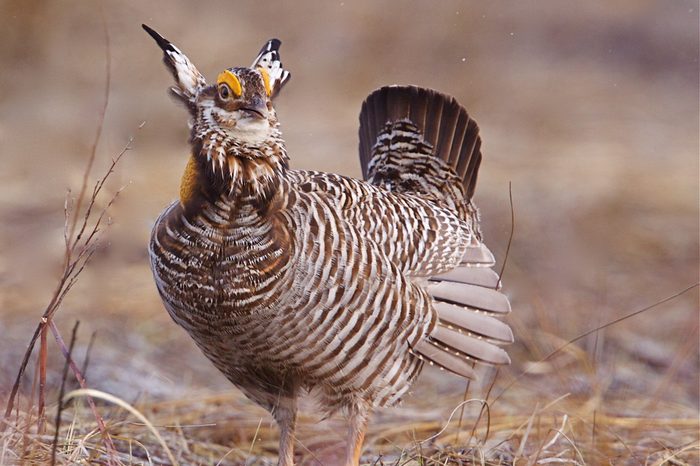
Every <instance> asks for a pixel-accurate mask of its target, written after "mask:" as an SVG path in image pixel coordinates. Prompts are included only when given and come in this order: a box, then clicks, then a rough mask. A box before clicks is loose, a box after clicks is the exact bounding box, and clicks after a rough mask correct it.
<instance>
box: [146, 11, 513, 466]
mask: <svg viewBox="0 0 700 466" xmlns="http://www.w3.org/2000/svg"><path fill="white" fill-rule="evenodd" d="M143 28H144V29H145V30H146V32H147V33H148V34H149V35H150V36H151V37H152V38H153V39H154V40H155V41H156V43H157V45H158V46H159V47H160V48H161V49H162V51H163V61H164V63H165V65H166V67H167V68H168V69H169V70H170V72H171V74H172V75H173V78H174V82H175V84H174V85H173V86H172V87H171V88H170V93H171V94H172V96H173V97H174V98H175V99H176V100H177V101H178V102H180V103H182V104H183V105H184V106H185V108H186V109H187V111H188V112H189V117H190V140H189V142H190V145H191V152H190V154H189V157H188V159H187V162H186V166H185V169H184V173H183V175H182V179H181V183H180V190H179V198H178V199H177V200H175V201H174V202H173V203H172V204H171V205H169V206H168V207H167V208H166V209H165V211H164V212H163V213H162V214H161V215H160V216H159V217H158V219H157V220H156V222H155V225H154V227H153V230H152V234H151V239H150V243H149V257H150V263H151V269H152V272H153V276H154V279H155V284H156V287H157V289H158V292H159V294H160V297H161V298H162V301H163V304H164V307H165V308H166V310H167V311H168V313H169V314H170V316H171V317H172V319H173V320H174V321H175V322H176V323H177V324H178V325H180V326H181V327H183V328H184V329H185V330H186V331H187V333H188V334H189V335H190V336H191V337H192V339H193V340H194V343H195V344H196V346H198V347H199V349H200V350H201V351H202V352H203V353H204V355H206V357H207V358H208V359H209V360H211V362H212V363H213V364H214V366H216V368H218V369H219V370H220V371H221V372H222V373H223V374H224V375H225V376H226V377H227V378H228V379H229V380H230V381H231V382H232V383H233V384H234V385H235V386H236V387H237V388H238V389H239V390H241V391H242V392H243V394H245V396H247V397H248V398H250V399H251V400H252V401H254V402H255V403H257V404H258V405H260V406H262V407H264V408H265V409H266V410H268V411H269V412H270V414H271V416H272V417H273V419H274V420H275V422H276V423H277V425H278V427H279V432H280V434H279V435H280V437H279V452H278V453H279V460H278V461H279V462H278V464H279V465H280V466H292V465H293V464H294V446H295V445H294V444H295V428H296V422H297V413H298V404H299V399H300V397H302V396H305V395H308V394H310V393H311V394H313V396H315V397H316V399H317V402H318V406H319V408H320V409H321V410H322V411H323V412H324V413H327V414H329V415H330V414H334V413H337V412H339V413H342V414H343V415H344V416H345V418H346V420H347V442H346V444H347V446H346V450H345V453H344V454H345V463H344V464H345V465H346V466H357V465H359V463H360V460H361V456H362V445H363V442H364V437H365V432H366V430H367V425H368V421H369V418H370V415H371V413H372V411H373V410H374V409H375V408H377V407H383V406H393V405H396V404H398V403H399V402H400V401H401V400H402V398H403V397H405V395H406V394H407V393H408V391H409V389H410V387H411V385H412V383H413V382H414V380H415V379H416V377H417V376H418V375H419V373H420V372H421V370H422V368H423V367H424V366H425V365H426V364H427V365H433V366H437V367H439V368H441V369H443V370H445V371H447V372H449V373H452V374H454V375H456V376H460V377H465V378H468V379H474V378H476V376H477V371H476V370H475V364H476V363H481V364H486V365H502V364H509V363H510V358H509V356H508V354H507V352H506V351H505V350H504V348H503V347H502V346H503V345H506V344H508V343H511V342H513V332H512V331H511V329H510V327H509V326H508V325H507V323H505V322H504V321H503V320H502V318H503V317H504V316H505V315H506V314H508V313H509V312H510V311H511V305H510V302H509V299H508V297H507V296H506V295H505V294H504V293H503V292H502V291H501V282H500V277H499V275H498V274H497V273H496V272H495V271H494V270H493V267H494V265H495V258H494V256H493V254H492V253H491V252H490V250H489V249H488V248H487V247H486V246H485V244H484V241H483V239H482V234H481V231H480V227H479V211H478V210H477V208H476V206H475V205H474V202H473V200H472V197H473V194H474V190H475V186H476V180H477V174H478V170H479V166H480V163H481V159H482V154H481V139H480V136H479V128H478V126H477V124H476V122H475V121H474V119H473V118H471V116H470V115H469V114H468V113H467V111H466V110H465V109H464V108H463V107H462V106H461V105H460V104H459V103H458V102H457V101H456V100H455V99H454V98H453V97H450V96H448V95H446V94H443V93H441V92H438V91H435V90H432V89H427V88H421V87H416V86H411V85H392V86H385V87H381V88H379V89H377V90H375V91H374V92H372V93H371V94H369V96H368V97H367V98H366V99H365V101H364V102H363V103H362V108H361V112H360V117H359V120H360V128H359V138H360V143H359V152H360V157H359V159H360V165H361V168H362V175H363V179H355V178H350V177H347V176H343V175H340V174H332V173H324V172H319V171H309V170H297V169H293V168H291V167H290V163H289V160H290V157H289V155H288V153H287V147H286V144H285V141H284V138H283V136H282V133H281V129H280V122H279V120H278V118H277V113H276V111H275V102H276V98H277V97H278V96H279V94H280V92H281V90H282V89H283V87H284V86H285V85H286V84H287V83H288V82H289V80H290V76H291V75H290V72H289V71H288V70H287V69H285V68H284V67H283V65H282V62H281V60H280V52H279V49H280V44H281V42H280V41H279V40H278V39H271V40H269V41H267V42H266V43H265V45H264V46H263V47H262V49H261V50H260V52H259V54H258V55H257V56H256V57H255V59H254V60H253V62H252V64H251V65H250V66H249V67H232V68H226V69H224V70H223V71H222V72H221V73H220V74H218V76H217V78H216V82H215V83H211V84H208V83H207V81H206V79H205V78H204V76H203V75H202V74H201V73H200V72H199V71H198V70H197V68H196V67H195V66H194V64H193V63H192V62H191V61H190V60H189V58H187V56H186V55H185V54H184V53H183V52H182V51H181V50H180V49H179V48H177V47H176V46H175V45H173V44H172V43H171V42H170V41H168V40H167V39H165V38H164V37H163V36H161V35H160V34H159V33H157V32H156V31H154V30H153V29H152V28H150V27H149V26H146V25H143ZM337 149H338V150H337V151H334V153H340V152H341V151H342V149H343V148H341V147H338V148H337ZM334 153H331V154H329V156H333V155H334Z"/></svg>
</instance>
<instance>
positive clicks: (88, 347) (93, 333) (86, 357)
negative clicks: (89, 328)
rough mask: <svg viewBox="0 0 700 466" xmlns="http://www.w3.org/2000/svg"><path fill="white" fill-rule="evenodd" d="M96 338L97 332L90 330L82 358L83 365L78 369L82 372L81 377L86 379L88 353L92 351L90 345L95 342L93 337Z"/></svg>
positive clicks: (88, 360) (88, 361)
mask: <svg viewBox="0 0 700 466" xmlns="http://www.w3.org/2000/svg"><path fill="white" fill-rule="evenodd" d="M96 338H97V332H96V331H95V332H92V335H90V341H89V342H88V346H87V350H85V359H83V367H82V369H81V370H80V371H81V372H82V373H83V377H85V380H87V370H88V365H89V364H90V353H91V352H92V346H93V345H94V344H95V339H96Z"/></svg>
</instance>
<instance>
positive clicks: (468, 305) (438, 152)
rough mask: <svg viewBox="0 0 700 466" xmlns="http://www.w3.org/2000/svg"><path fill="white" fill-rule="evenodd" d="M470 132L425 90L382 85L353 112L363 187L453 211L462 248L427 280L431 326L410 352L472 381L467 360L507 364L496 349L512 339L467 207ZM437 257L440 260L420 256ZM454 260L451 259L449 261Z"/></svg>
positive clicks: (472, 169)
mask: <svg viewBox="0 0 700 466" xmlns="http://www.w3.org/2000/svg"><path fill="white" fill-rule="evenodd" d="M480 148H481V140H480V138H479V133H478V127H477V125H476V123H475V122H474V120H472V119H471V118H470V117H469V115H468V114H467V112H466V110H464V108H462V107H461V106H460V105H459V104H458V103H457V101H456V100H455V99H454V98H452V97H449V96H446V95H444V94H440V93H438V92H436V91H433V90H430V89H421V88H416V87H413V86H389V87H384V88H381V89H378V90H377V91H375V92H373V93H372V94H371V95H370V96H369V97H368V98H367V99H366V100H365V102H364V103H363V105H362V112H361V114H360V162H361V165H362V171H363V174H364V176H365V178H366V179H367V181H369V182H370V183H373V184H375V185H378V186H381V187H382V188H384V189H386V190H387V191H390V192H393V193H401V194H405V195H409V196H410V195H412V196H416V197H419V198H421V199H426V200H428V201H429V202H431V203H432V204H434V205H437V206H440V207H443V208H445V209H447V210H449V211H450V212H453V213H456V214H457V215H458V217H459V219H460V220H461V221H462V222H463V224H462V229H463V233H462V234H461V235H458V237H459V238H460V240H461V241H462V245H463V246H465V250H464V252H463V254H462V255H461V259H460V260H459V263H458V264H455V266H454V267H451V269H450V270H448V271H446V272H442V273H437V274H434V273H431V274H426V273H421V272H424V271H423V270H411V271H408V275H409V276H411V277H426V275H432V276H430V277H429V281H428V282H427V283H426V284H425V285H424V287H425V289H426V290H428V292H429V293H430V294H431V296H432V298H433V304H434V308H435V310H436V311H437V314H438V325H437V326H436V327H435V329H434V330H433V331H432V332H431V333H430V335H429V337H428V338H426V339H424V340H422V341H421V342H419V344H418V345H417V346H416V347H415V348H414V350H415V351H416V353H417V354H418V356H419V357H420V358H423V359H426V360H428V361H430V362H431V363H434V364H437V365H438V366H440V367H442V368H444V369H447V370H450V371H452V372H455V373H457V374H459V375H463V376H465V377H469V378H472V377H474V371H473V368H472V364H471V363H470V362H472V361H475V362H481V363H486V364H507V363H509V362H510V359H509V358H508V354H507V353H506V352H505V351H504V350H502V349H501V348H500V347H499V346H498V345H501V344H504V343H510V342H512V341H513V334H512V332H511V330H510V328H509V327H508V326H507V325H506V324H505V323H503V322H502V321H500V320H499V319H498V318H497V317H502V316H503V315H505V314H507V313H508V312H510V303H509V301H508V299H507V297H506V296H505V295H503V294H502V293H500V292H499V291H498V289H499V288H500V283H499V278H498V276H497V275H496V273H495V272H493V270H492V269H491V267H492V266H493V265H494V264H495V260H494V258H493V255H492V254H491V252H490V251H489V250H488V249H487V248H486V246H485V245H484V244H483V242H482V240H481V233H480V231H479V225H478V212H477V210H476V207H475V206H474V204H473V203H472V201H471V197H472V195H473V193H474V189H475V187H476V178H477V174H478V168H479V164H480V162H481V152H480ZM426 257H427V258H438V257H441V255H440V254H437V255H434V254H430V253H428V254H426ZM453 257H454V256H453Z"/></svg>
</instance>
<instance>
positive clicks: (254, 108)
mask: <svg viewBox="0 0 700 466" xmlns="http://www.w3.org/2000/svg"><path fill="white" fill-rule="evenodd" d="M239 110H241V111H243V112H245V113H246V114H247V115H248V116H249V117H250V118H255V119H267V116H268V110H267V102H265V99H263V98H262V97H261V96H258V95H256V96H253V98H252V99H251V100H250V102H247V103H246V104H245V105H244V106H243V107H241V108H240V109H239Z"/></svg>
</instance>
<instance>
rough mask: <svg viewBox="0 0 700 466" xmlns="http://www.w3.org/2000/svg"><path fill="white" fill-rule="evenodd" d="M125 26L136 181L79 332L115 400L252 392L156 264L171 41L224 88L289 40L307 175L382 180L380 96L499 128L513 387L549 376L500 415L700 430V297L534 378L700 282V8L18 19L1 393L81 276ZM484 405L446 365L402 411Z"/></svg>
mask: <svg viewBox="0 0 700 466" xmlns="http://www.w3.org/2000/svg"><path fill="white" fill-rule="evenodd" d="M102 15H104V18H105V21H106V25H107V29H108V34H109V42H110V48H109V52H110V59H109V67H110V70H111V85H110V94H109V107H108V109H107V113H106V120H105V124H104V131H103V134H102V138H101V140H100V144H99V147H98V158H97V161H96V163H95V167H94V170H93V178H94V177H97V176H98V175H101V174H102V173H103V172H104V170H105V169H106V167H107V165H108V163H109V162H110V160H111V158H112V157H114V156H115V155H116V154H118V153H119V151H120V150H121V149H122V147H123V146H124V145H125V144H126V143H127V141H128V139H129V138H130V137H131V136H133V137H134V141H133V143H132V145H131V146H132V150H130V151H129V152H128V153H127V154H126V155H125V157H124V159H123V160H122V161H121V162H120V163H119V165H118V167H117V170H116V173H115V174H114V175H113V176H112V177H111V179H110V185H109V188H108V191H109V192H114V191H116V190H117V189H118V188H119V187H121V186H123V185H126V189H125V190H124V191H123V193H122V194H121V195H120V197H119V199H118V201H117V203H116V205H115V206H114V208H113V209H112V210H111V216H112V218H111V220H112V224H111V227H110V228H109V229H108V231H107V232H106V234H105V236H104V240H103V244H102V246H101V248H100V251H99V253H98V255H97V256H96V257H95V258H94V260H93V262H92V263H91V265H90V266H89V267H88V269H86V271H85V273H84V274H83V275H82V276H81V280H80V282H79V284H78V285H77V286H76V287H75V288H74V289H73V291H72V292H71V294H70V296H69V298H68V299H67V300H66V302H65V303H64V305H63V308H62V309H61V310H60V311H59V313H58V315H57V320H58V323H59V326H60V328H61V329H64V334H65V335H66V336H67V335H69V329H70V328H71V327H72V325H73V322H74V321H75V320H76V319H79V320H80V321H81V330H80V334H79V341H78V345H77V349H76V354H78V355H82V354H84V352H85V349H86V346H87V342H88V341H89V338H90V335H91V334H92V333H93V332H96V340H95V344H94V347H93V349H92V352H91V357H90V359H91V362H90V368H89V371H88V380H89V383H90V385H91V386H93V387H95V388H100V389H104V390H107V391H109V392H111V393H114V394H116V395H118V396H120V397H123V398H125V399H127V400H130V401H135V400H141V401H142V400H144V399H147V400H148V399H153V400H163V399H178V398H183V397H191V396H195V394H202V393H221V392H229V391H231V390H232V389H231V388H230V387H231V386H230V384H229V383H228V382H227V381H226V380H225V379H224V377H223V376H221V375H219V374H218V372H216V371H215V370H214V369H213V367H211V366H210V364H209V363H208V362H207V361H206V360H205V359H204V357H203V356H201V355H200V354H199V352H198V350H196V348H195V347H194V345H193V344H192V342H191V341H190V339H189V338H188V337H187V336H186V335H185V334H184V332H183V331H182V330H180V329H179V328H178V327H177V326H176V325H175V324H174V323H172V322H171V321H170V318H169V317H168V315H167V314H166V312H165V310H164V309H163V308H162V305H161V302H160V299H159V297H158V295H157V292H156V289H155V286H154V285H153V282H152V277H151V273H150V270H149V266H148V258H147V250H146V248H147V242H148V238H149V233H150V228H151V226H152V224H153V222H154V220H155V218H156V217H157V216H158V214H159V213H160V212H161V211H162V210H163V208H164V207H165V206H166V204H168V203H169V202H171V200H173V199H175V198H176V196H177V192H178V186H179V178H180V175H181V173H182V170H183V168H184V164H185V162H186V159H187V155H188V144H187V137H188V129H187V115H186V112H185V111H184V109H183V108H181V107H179V106H178V105H176V104H175V103H174V102H173V101H172V100H171V99H170V98H169V97H168V96H167V93H166V90H167V88H168V87H169V86H170V85H171V77H170V75H169V73H168V72H167V71H166V69H165V67H164V66H163V64H162V63H161V51H160V50H159V49H158V48H157V47H156V45H155V44H154V43H153V41H152V40H151V38H150V37H148V36H147V35H146V34H145V33H144V32H143V30H142V29H141V23H147V24H149V25H150V26H152V27H153V28H155V29H156V30H157V31H159V32H160V33H161V34H163V35H164V36H165V37H167V38H168V39H170V40H171V41H173V43H175V44H176V45H177V46H178V47H180V48H181V49H182V50H183V51H184V52H185V53H186V54H187V55H188V56H189V58H190V59H191V60H192V61H193V62H194V63H195V64H196V66H197V67H198V68H199V70H200V71H201V72H202V73H203V74H204V75H205V76H206V77H207V78H208V79H210V80H211V79H213V78H214V77H215V76H216V74H217V73H218V72H220V71H221V70H222V69H224V68H226V67H230V66H238V65H248V64H249V63H250V62H251V60H252V59H253V58H254V57H255V55H256V53H257V52H258V50H259V48H260V46H261V45H262V44H263V43H264V42H265V41H266V40H267V39H268V38H270V37H279V38H280V39H281V40H282V42H283V46H282V49H281V53H282V59H283V62H284V64H285V65H286V67H287V68H288V69H289V70H291V72H292V80H291V82H290V83H289V84H288V86H287V87H286V88H285V89H284V92H283V93H282V95H281V96H280V97H279V99H278V101H277V103H276V107H277V111H278V115H279V119H280V121H281V124H282V130H283V132H284V135H285V138H286V140H287V143H288V149H289V154H290V156H291V159H292V165H293V167H296V168H306V169H316V170H323V171H331V172H338V173H342V174H345V175H350V176H359V175H360V170H359V164H358V157H357V142H358V139H357V128H358V120H357V117H358V113H359V108H360V105H361V102H362V100H363V99H364V97H365V96H367V95H368V94H369V93H370V92H371V91H372V90H373V89H375V88H377V87H379V86H382V85H385V84H394V83H396V84H416V85H421V86H428V87H432V88H435V89H438V90H440V91H442V92H445V93H448V94H452V95H454V96H455V97H456V98H457V99H458V100H459V101H460V102H461V103H462V104H463V105H464V106H465V107H466V108H467V109H468V110H469V112H470V113H471V115H472V116H473V117H474V118H475V119H476V121H477V122H478V123H479V125H480V127H481V134H482V138H483V146H482V147H483V154H484V161H483V163H482V168H481V172H480V178H479V185H478V188H477V194H476V202H477V204H478V206H479V207H480V209H481V212H482V221H483V230H484V236H485V238H486V241H487V244H488V245H489V246H490V248H491V249H492V250H493V251H494V253H495V254H496V256H497V258H498V260H499V264H501V263H502V261H503V259H504V255H505V250H506V247H507V244H508V238H509V234H510V230H511V220H510V206H509V183H512V195H513V205H514V212H515V230H514V238H513V243H512V247H511V251H510V255H509V258H508V262H507V267H506V269H505V273H504V282H505V290H506V292H507V293H508V294H509V296H510V297H511V299H512V303H513V309H514V312H513V313H512V315H511V316H510V318H509V322H510V323H511V324H512V326H513V327H514V329H515V332H516V339H517V343H516V344H515V345H513V346H512V347H511V353H512V356H513V366H512V367H510V368H508V369H506V370H502V371H501V373H500V374H499V378H498V380H497V387H505V386H507V385H508V384H509V383H510V381H511V380H512V378H513V377H515V376H516V375H517V374H519V373H520V372H522V371H523V370H525V369H532V370H534V371H535V372H536V374H534V375H530V376H527V377H524V378H522V379H520V382H519V383H518V384H517V385H516V386H515V387H514V388H512V389H511V390H510V391H508V392H506V394H505V395H504V398H503V401H501V402H499V403H501V404H500V405H497V406H496V409H502V410H505V411H512V412H527V411H528V410H529V409H530V408H531V407H532V406H533V405H534V404H535V402H542V403H546V402H548V401H550V400H552V399H555V398H556V397H558V396H560V395H561V394H564V393H572V394H573V396H574V397H576V396H579V397H581V398H582V399H590V398H591V397H592V396H593V395H595V396H597V397H598V400H599V401H600V400H603V401H600V402H601V403H603V404H605V403H609V404H608V405H607V406H615V408H614V409H615V410H617V411H618V412H624V413H629V414H630V415H648V416H654V415H656V414H658V413H685V414H687V413H690V415H691V416H692V415H693V413H696V414H697V410H698V396H699V394H698V365H699V362H698V292H697V288H696V289H694V290H692V291H691V292H689V293H686V294H684V295H683V296H681V297H679V298H677V299H675V300H673V301H671V302H668V303H666V304H663V305H661V306H659V307H658V308H655V309H653V310H651V311H648V312H646V313H644V314H642V315H639V316H637V317H634V318H632V319H629V320H627V321H625V322H623V323H621V324H618V325H616V326H614V327H610V328H608V329H606V330H604V331H601V332H598V333H597V334H596V335H591V336H590V337H587V338H585V339H583V340H581V341H579V342H578V343H577V344H576V345H577V347H578V348H580V352H579V353H574V352H565V354H563V355H561V356H562V357H561V358H555V361H554V362H550V364H552V365H551V366H548V365H532V363H533V362H535V361H537V360H538V359H539V358H541V357H542V356H544V355H545V354H547V352H548V351H550V350H551V349H553V348H555V347H557V346H558V345H560V344H561V343H563V342H565V341H566V340H568V339H571V338H573V337H575V336H577V335H578V334H580V333H582V332H584V331H586V330H589V329H591V328H593V327H595V326H597V325H602V324H604V323H606V322H609V321H612V320H614V319H616V318H618V317H621V316H623V315H624V314H626V313H629V312H632V311H634V310H637V309H640V308H642V307H644V306H647V305H650V304H653V303H654V302H656V301H659V300H661V299H662V298H665V297H667V296H669V295H672V294H673V293H675V292H677V291H679V290H681V289H683V288H685V287H687V286H689V285H692V284H693V283H696V282H697V281H698V255H699V250H698V233H699V232H698V222H699V206H698V196H699V191H698V189H699V188H698V176H699V175H698V169H699V167H698V150H699V147H698V134H699V133H698V125H699V122H698V103H699V95H698V79H699V76H698V2H697V1H680V0H679V1H674V2H666V1H661V0H659V1H650V0H634V1H632V0H623V1H618V2H575V1H562V0H550V1H521V2H502V1H494V2H475V1H472V2H464V1H441V2H439V3H436V2H427V1H426V2H405V3H398V2H388V1H369V0H363V1H352V2H351V1H346V2H343V1H340V2H338V1H334V2H313V1H296V2H285V3H282V2H274V3H273V2H260V1H236V2H229V1H215V2H206V3H205V2H197V3H195V2H186V1H184V0H182V1H164V0H161V1H154V2H140V1H124V2H112V3H108V2H94V1H85V0H71V1H38V0H37V1H34V0H31V1H19V0H4V1H1V2H0V24H1V27H0V43H2V44H3V45H2V47H0V69H1V70H2V71H0V163H1V166H2V169H1V170H0V218H1V219H2V222H0V395H3V396H2V397H0V398H2V399H3V400H4V399H5V396H4V394H5V393H7V391H8V390H9V387H10V386H11V382H12V380H13V379H14V377H15V374H16V371H17V369H18V367H19V360H20V357H21V355H22V354H23V352H24V350H25V348H26V344H27V342H28V340H29V337H30V335H31V332H32V331H33V328H34V326H35V325H36V323H37V319H38V318H39V316H40V314H41V312H42V311H43V308H44V307H45V305H46V303H47V302H48V300H49V298H50V295H51V292H52V290H53V287H54V286H55V282H56V278H57V274H58V273H59V270H60V265H61V259H62V257H63V245H62V241H63V202H64V196H65V193H66V189H68V188H70V189H72V190H73V191H74V192H75V191H77V190H78V189H79V186H80V182H81V179H82V173H83V169H84V166H85V162H86V160H87V158H88V156H89V153H90V147H91V144H92V141H93V138H94V134H95V131H96V129H97V122H98V119H99V114H100V109H101V106H102V98H103V97H102V96H103V92H104V86H105V78H106V75H105V66H106V57H105V34H104V30H103V25H102V19H101V18H102ZM142 122H145V125H144V126H143V128H141V129H138V127H139V125H140V124H141V123H142ZM499 267H500V265H499ZM54 348H55V347H54ZM78 357H82V356H78ZM54 361H55V365H54V366H53V367H54V368H55V370H53V371H51V373H50V374H49V379H50V382H52V383H53V384H54V385H53V386H56V385H55V384H56V383H57V381H58V380H60V370H59V368H60V367H62V364H61V363H60V359H59V358H58V357H55V358H54ZM29 373H30V374H31V371H30V372H29ZM484 380H485V381H486V382H484V383H488V381H489V380H490V379H489V377H486V378H485V379H484ZM30 383H31V377H27V381H26V384H25V385H26V386H29V384H30ZM473 388H474V389H475V390H477V391H476V394H477V395H479V396H481V395H483V389H484V386H483V384H481V385H474V386H473ZM463 390H464V383H463V382H462V381H460V380H458V379H454V378H452V377H450V376H447V375H444V374H441V373H439V372H433V371H427V375H426V376H424V377H423V378H422V379H421V380H420V382H419V383H418V384H417V385H416V388H415V391H414V396H413V397H412V398H410V399H409V400H407V403H406V404H405V405H404V407H403V408H401V409H400V410H394V411H387V412H383V413H380V414H379V415H378V416H395V417H397V416H398V417H397V419H400V416H401V413H402V411H401V410H418V411H419V410H420V409H425V411H423V412H424V413H427V414H425V416H427V417H431V416H432V418H439V419H443V420H444V419H445V418H446V417H447V415H449V413H450V411H451V410H452V408H454V406H455V405H456V403H457V402H458V401H459V400H460V399H461V397H462V393H463ZM496 391H498V389H496ZM436 395H438V396H441V397H443V398H442V399H444V400H445V403H444V404H442V403H441V404H440V406H435V403H434V399H435V398H434V397H435V396H436ZM197 396H199V395H197ZM425 399H429V400H431V402H432V405H431V406H430V407H426V408H422V406H423V400H425ZM632 399H634V400H643V401H644V402H643V403H637V402H634V403H632V402H630V401H629V400H632ZM601 409H602V408H601ZM416 412H417V411H416ZM229 415H233V413H227V412H226V410H221V411H219V413H218V416H219V418H220V419H219V420H220V421H222V422H225V420H226V419H228V417H227V416H229ZM679 415H681V414H679ZM255 420H256V421H257V417H256V418H255Z"/></svg>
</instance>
